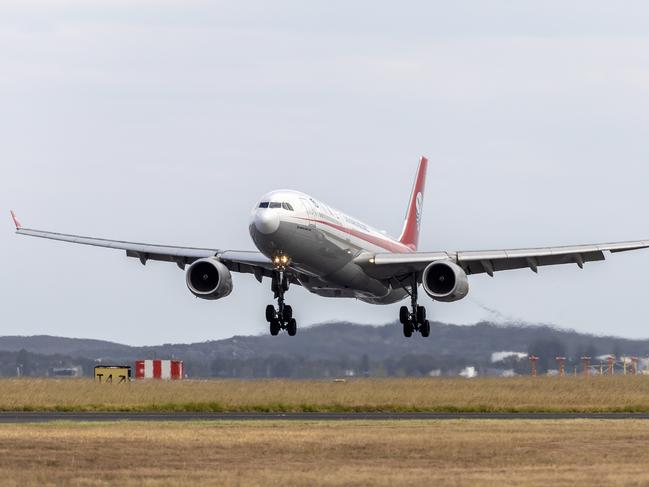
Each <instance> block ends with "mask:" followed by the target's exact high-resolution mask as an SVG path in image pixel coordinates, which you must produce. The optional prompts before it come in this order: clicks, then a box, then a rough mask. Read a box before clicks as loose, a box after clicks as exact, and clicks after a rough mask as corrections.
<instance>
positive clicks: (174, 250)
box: [11, 211, 273, 280]
mask: <svg viewBox="0 0 649 487" xmlns="http://www.w3.org/2000/svg"><path fill="white" fill-rule="evenodd" d="M11 217H12V218H13V220H14V224H15V225H16V233H17V234H19V235H26V236H29V237H39V238H46V239H50V240H59V241H61V242H69V243H75V244H81V245H92V246H95V247H105V248H109V249H118V250H124V251H126V255H127V256H128V257H136V258H137V259H139V260H140V262H141V263H142V264H143V265H144V264H146V263H147V261H149V260H158V261H164V262H175V263H176V265H178V267H180V268H181V269H184V268H185V266H186V265H187V264H191V263H192V262H194V261H196V260H198V259H203V258H206V257H216V258H217V259H218V260H220V261H221V262H222V263H223V264H225V266H226V267H227V268H228V269H230V270H231V271H233V272H241V273H248V274H254V275H255V277H256V278H257V279H258V280H261V277H262V276H271V275H272V272H271V271H272V270H273V265H272V263H271V261H270V259H268V258H267V257H265V256H264V255H263V254H261V253H260V252H248V251H239V250H219V249H208V248H198V247H178V246H174V245H159V244H149V243H139V242H128V241H124V240H108V239H104V238H96V237H85V236H82V235H71V234H66V233H57V232H48V231H44V230H33V229H30V228H23V226H22V224H21V223H20V221H19V220H18V219H17V218H16V215H15V214H14V212H13V211H12V212H11Z"/></svg>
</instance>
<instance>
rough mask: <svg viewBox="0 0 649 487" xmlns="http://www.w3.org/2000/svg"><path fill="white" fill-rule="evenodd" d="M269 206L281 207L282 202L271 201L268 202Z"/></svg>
mask: <svg viewBox="0 0 649 487" xmlns="http://www.w3.org/2000/svg"><path fill="white" fill-rule="evenodd" d="M270 207H271V208H281V207H282V204H281V203H279V202H278V201H273V202H272V203H271V204H270Z"/></svg>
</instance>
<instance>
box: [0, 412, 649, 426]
mask: <svg viewBox="0 0 649 487" xmlns="http://www.w3.org/2000/svg"><path fill="white" fill-rule="evenodd" d="M485 419H489V420H516V419H524V420H546V421H547V420H571V419H605V420H631V419H641V420H649V413H381V412H379V413H180V412H179V413H174V412H170V413H136V412H70V413H67V412H51V411H47V412H31V411H30V412H22V411H20V412H13V411H11V412H0V423H48V422H52V421H75V422H78V421H82V422H83V421H93V422H112V421H146V422H153V421H264V420H275V421H277V420H283V421H359V420H360V421H368V420H380V421H392V420H399V421H407V420H485Z"/></svg>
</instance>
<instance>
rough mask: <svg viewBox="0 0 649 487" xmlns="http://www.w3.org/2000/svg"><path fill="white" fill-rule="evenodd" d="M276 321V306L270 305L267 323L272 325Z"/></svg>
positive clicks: (267, 308) (267, 310) (267, 312)
mask: <svg viewBox="0 0 649 487" xmlns="http://www.w3.org/2000/svg"><path fill="white" fill-rule="evenodd" d="M274 319H275V306H273V305H272V304H269V305H268V306H266V321H267V322H268V323H271V322H272V321H273V320H274Z"/></svg>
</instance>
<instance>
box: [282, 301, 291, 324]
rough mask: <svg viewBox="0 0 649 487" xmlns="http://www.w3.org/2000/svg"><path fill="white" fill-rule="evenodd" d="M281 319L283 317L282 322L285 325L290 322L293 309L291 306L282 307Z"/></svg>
mask: <svg viewBox="0 0 649 487" xmlns="http://www.w3.org/2000/svg"><path fill="white" fill-rule="evenodd" d="M283 317H284V321H285V322H287V323H288V322H289V321H291V318H293V308H291V306H289V305H288V304H287V305H286V306H284V316H283Z"/></svg>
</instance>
